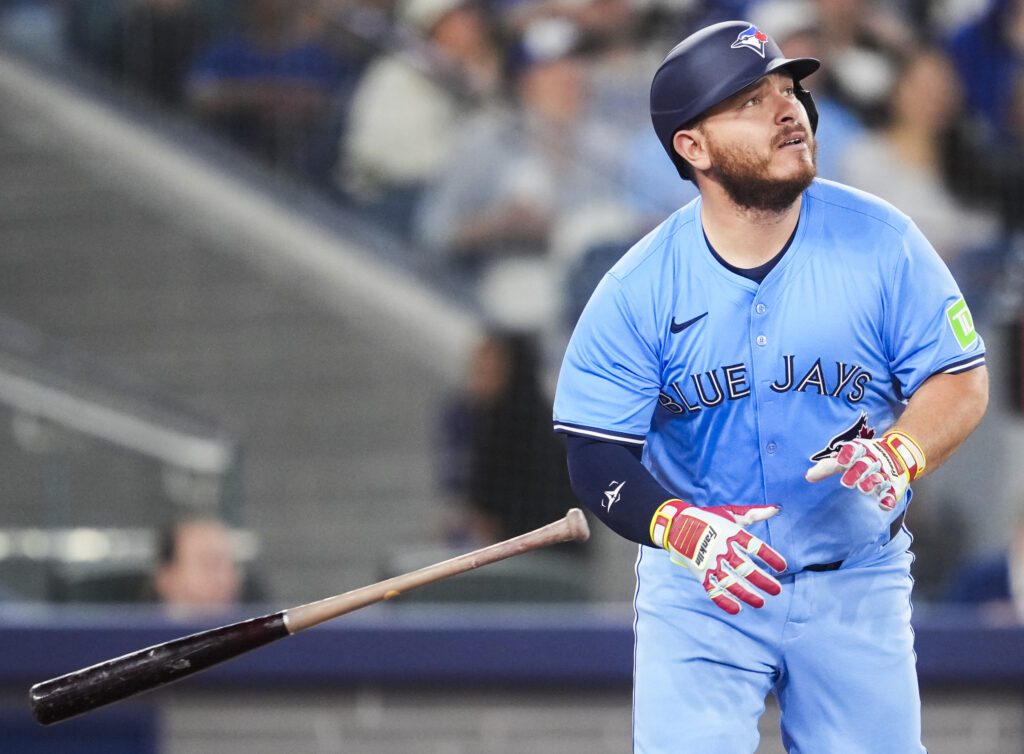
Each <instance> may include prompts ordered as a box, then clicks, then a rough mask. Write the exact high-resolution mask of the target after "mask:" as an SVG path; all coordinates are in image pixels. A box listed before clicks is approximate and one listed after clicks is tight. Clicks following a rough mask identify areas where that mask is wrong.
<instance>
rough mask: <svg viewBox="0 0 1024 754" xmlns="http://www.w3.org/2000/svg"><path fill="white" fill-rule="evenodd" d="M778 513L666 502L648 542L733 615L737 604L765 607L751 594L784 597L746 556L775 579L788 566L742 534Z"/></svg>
mask: <svg viewBox="0 0 1024 754" xmlns="http://www.w3.org/2000/svg"><path fill="white" fill-rule="evenodd" d="M778 512H779V508H778V506H775V505H722V506H718V507H713V508H697V507H695V506H693V505H689V504H688V503H684V502H683V501H682V500H668V501H666V502H664V503H662V504H661V507H659V508H658V510H657V511H655V513H654V518H653V519H651V540H652V541H653V542H654V543H655V544H656V545H659V546H661V547H664V548H665V549H666V550H668V551H669V554H670V556H671V558H672V562H673V563H677V564H679V565H681V566H683V567H684V568H686V569H688V570H689V571H690V572H691V573H693V574H694V575H695V576H696V577H697V579H698V580H699V581H700V582H701V584H703V585H704V591H706V592H707V593H708V596H709V597H710V598H711V599H712V601H713V602H714V603H715V604H716V605H718V606H719V607H720V608H722V609H723V610H725V612H727V613H729V614H730V615H736V613H738V612H739V611H740V608H741V607H742V606H741V605H740V601H742V602H746V603H747V604H748V605H750V606H751V607H762V606H763V605H764V599H763V598H762V597H761V595H759V594H757V592H756V591H755V588H756V589H760V590H761V591H763V592H766V593H768V594H771V595H776V594H778V593H779V592H781V591H782V587H781V586H780V585H779V582H778V581H776V580H775V578H774V577H772V576H771V575H769V574H768V573H767V572H766V571H764V570H763V569H762V568H761V567H760V566H758V565H756V564H755V563H754V561H752V560H751V559H750V555H749V553H753V554H755V555H757V557H759V558H760V559H761V560H763V561H764V562H765V563H767V564H768V565H769V566H770V567H771V568H773V569H774V570H776V571H778V572H779V573H781V572H782V571H784V570H786V560H785V559H784V558H783V557H782V556H781V555H779V553H777V552H775V550H773V549H772V548H771V547H769V546H768V545H766V544H765V543H764V542H762V541H761V540H760V539H758V538H757V537H755V536H754V535H752V534H751V533H750V532H748V531H747V530H746V529H744V528H743V527H744V526H749V525H750V524H752V523H754V522H755V521H764V520H765V519H767V518H771V517H772V516H774V515H775V514H776V513H778Z"/></svg>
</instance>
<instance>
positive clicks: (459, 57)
mask: <svg viewBox="0 0 1024 754" xmlns="http://www.w3.org/2000/svg"><path fill="white" fill-rule="evenodd" d="M401 18H402V22H403V23H404V24H406V25H407V26H409V27H410V28H411V29H412V30H414V31H415V32H416V33H418V34H420V35H422V36H423V38H424V39H425V40H427V41H428V44H429V48H428V49H427V50H426V52H427V53H429V54H428V55H425V56H420V58H416V57H415V56H414V55H413V51H410V50H402V51H401V52H400V53H393V54H389V55H386V56H383V57H380V58H378V59H377V60H376V61H375V62H374V63H373V64H372V65H371V66H370V68H369V69H368V70H367V72H366V74H365V76H364V77H363V78H362V80H361V81H360V83H359V85H358V88H357V89H356V91H355V94H354V95H353V98H352V107H351V116H350V120H349V123H348V126H347V130H346V132H345V134H344V136H343V140H342V145H341V151H342V157H341V159H340V160H339V168H340V171H339V172H340V175H339V176H338V180H339V182H340V183H341V184H342V185H343V187H344V189H345V190H346V192H347V193H348V194H349V195H350V196H352V197H354V198H355V199H356V201H357V202H359V203H360V204H361V205H363V206H364V207H365V208H367V209H369V210H370V211H372V212H374V213H375V214H376V215H378V217H379V219H380V220H382V221H383V222H384V223H386V224H387V225H388V226H389V227H391V228H392V229H396V230H398V231H400V232H404V231H407V230H408V226H409V221H410V218H411V215H412V210H413V207H414V206H415V203H416V200H417V198H418V196H419V192H420V190H421V189H422V187H423V186H424V184H425V183H426V182H427V181H429V180H431V179H432V178H434V177H435V175H436V174H437V172H438V170H439V169H440V167H441V165H442V164H443V160H444V157H445V156H446V155H447V154H448V152H449V151H450V149H451V139H452V136H453V134H454V132H455V130H456V125H457V121H458V118H459V117H460V116H461V115H464V114H465V113H466V111H467V110H468V107H469V105H471V104H474V103H479V102H480V101H486V100H488V99H490V98H492V97H493V96H495V95H496V94H497V92H498V87H499V84H500V74H501V59H500V56H499V54H498V49H497V46H496V44H495V42H494V40H493V39H492V37H491V32H490V29H489V28H488V25H487V20H486V18H485V16H484V13H483V11H482V10H481V7H480V6H479V4H477V3H475V2H472V0H407V1H406V3H405V5H404V6H403V8H402V13H401Z"/></svg>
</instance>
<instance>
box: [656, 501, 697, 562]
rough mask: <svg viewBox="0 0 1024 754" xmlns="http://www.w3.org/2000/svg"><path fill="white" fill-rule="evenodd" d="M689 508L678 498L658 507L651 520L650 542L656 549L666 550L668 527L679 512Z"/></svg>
mask: <svg viewBox="0 0 1024 754" xmlns="http://www.w3.org/2000/svg"><path fill="white" fill-rule="evenodd" d="M688 507H689V506H688V505H687V504H686V503H684V502H683V501H682V500H679V499H678V498H672V499H671V500H666V501H665V502H664V503H662V504H661V505H659V506H658V510H656V511H654V516H653V517H652V518H651V541H652V542H653V543H654V544H656V545H657V546H658V547H661V548H662V549H665V550H667V549H668V527H669V525H670V524H671V523H672V519H674V518H675V517H676V515H677V514H678V513H679V511H681V510H683V508H688Z"/></svg>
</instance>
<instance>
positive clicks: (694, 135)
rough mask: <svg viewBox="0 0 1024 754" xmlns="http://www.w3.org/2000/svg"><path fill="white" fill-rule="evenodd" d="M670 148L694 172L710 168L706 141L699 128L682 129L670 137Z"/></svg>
mask: <svg viewBox="0 0 1024 754" xmlns="http://www.w3.org/2000/svg"><path fill="white" fill-rule="evenodd" d="M672 148H673V149H674V150H675V151H676V154H678V155H679V156H680V157H682V158H683V159H684V160H686V161H687V162H688V163H690V165H692V166H693V168H694V170H707V169H708V168H710V167H711V158H710V157H709V156H708V150H707V140H706V139H705V137H704V134H703V132H702V131H701V130H700V129H699V128H684V129H681V130H679V131H676V133H675V135H674V136H673V137H672Z"/></svg>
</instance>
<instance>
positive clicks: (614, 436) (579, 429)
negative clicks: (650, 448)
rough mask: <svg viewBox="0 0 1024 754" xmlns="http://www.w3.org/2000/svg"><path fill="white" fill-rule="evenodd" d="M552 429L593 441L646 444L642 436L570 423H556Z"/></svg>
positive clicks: (645, 439)
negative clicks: (589, 438)
mask: <svg viewBox="0 0 1024 754" xmlns="http://www.w3.org/2000/svg"><path fill="white" fill-rule="evenodd" d="M554 429H555V432H561V433H563V434H566V435H577V436H579V437H591V438H593V439H595V440H607V441H610V442H623V443H629V444H630V445H643V444H644V443H645V442H647V438H646V437H644V436H643V435H631V434H626V433H625V432H612V431H609V430H607V429H601V428H600V427H588V426H586V425H583V424H572V423H570V422H560V421H556V422H555V423H554Z"/></svg>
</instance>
